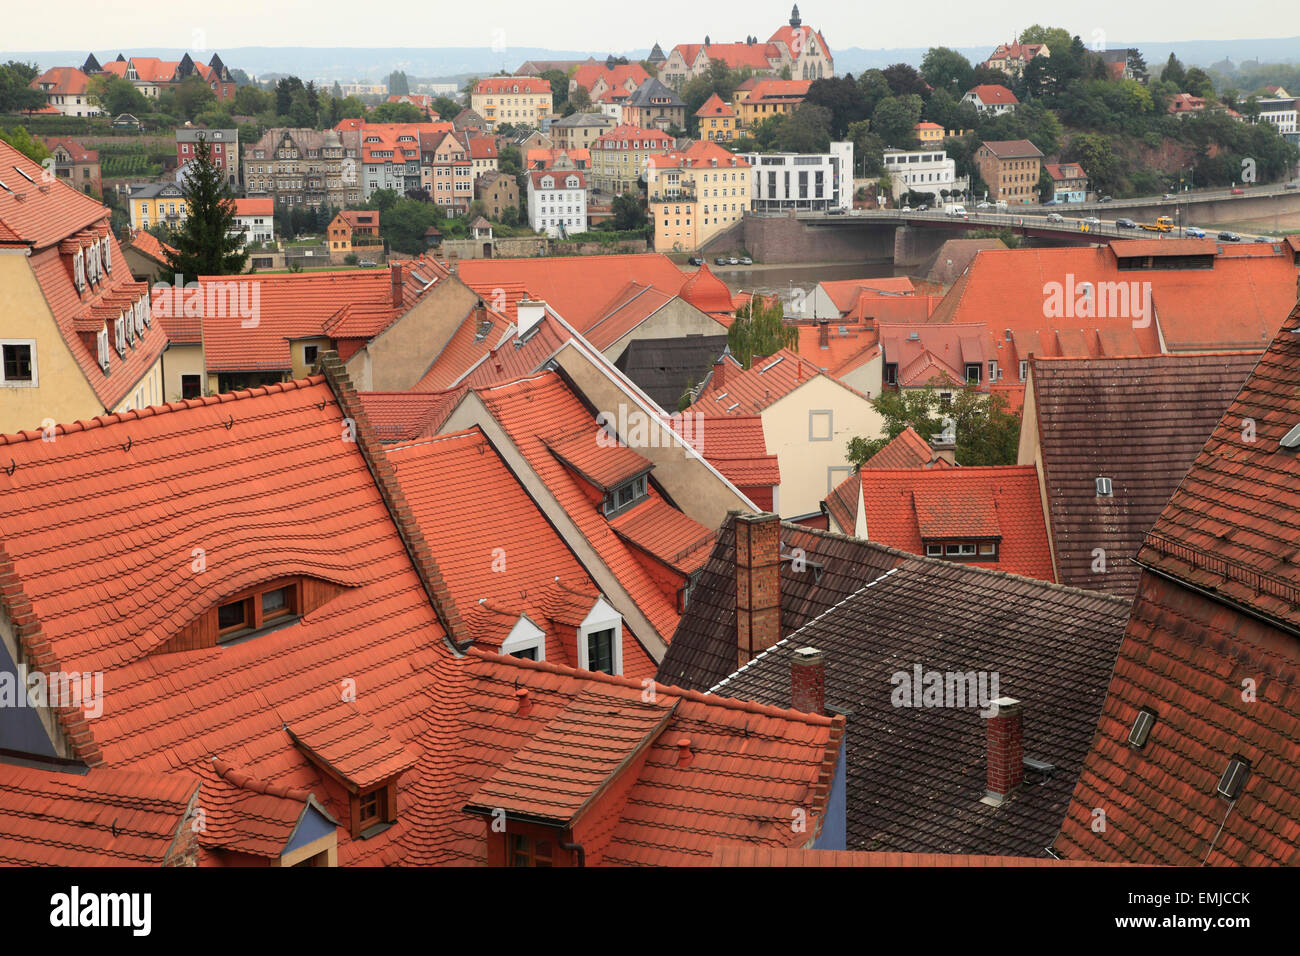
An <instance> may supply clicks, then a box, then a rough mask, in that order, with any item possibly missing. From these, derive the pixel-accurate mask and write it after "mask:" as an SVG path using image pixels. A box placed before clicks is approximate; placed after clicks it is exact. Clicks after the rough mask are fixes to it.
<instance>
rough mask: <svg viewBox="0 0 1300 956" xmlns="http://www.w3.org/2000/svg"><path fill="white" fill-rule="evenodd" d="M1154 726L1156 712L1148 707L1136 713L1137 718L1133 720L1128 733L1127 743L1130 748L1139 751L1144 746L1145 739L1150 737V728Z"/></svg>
mask: <svg viewBox="0 0 1300 956" xmlns="http://www.w3.org/2000/svg"><path fill="white" fill-rule="evenodd" d="M1155 725H1156V712H1155V711H1154V710H1152V709H1151V708H1150V707H1143V708H1142V709H1141V710H1139V711H1138V712H1137V717H1135V718H1134V719H1133V727H1132V728H1131V729H1130V730H1129V732H1128V742H1129V745H1130V746H1132V747H1136V748H1137V749H1138V750H1141V749H1142V748H1143V747H1145V746H1146V742H1147V738H1148V737H1150V736H1151V728H1152V727H1154V726H1155Z"/></svg>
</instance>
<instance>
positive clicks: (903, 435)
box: [862, 425, 947, 469]
mask: <svg viewBox="0 0 1300 956" xmlns="http://www.w3.org/2000/svg"><path fill="white" fill-rule="evenodd" d="M946 464H947V462H946V461H944V459H942V458H935V457H934V449H933V448H932V447H931V446H930V443H929V442H928V441H926V440H925V439H924V438H922V437H921V436H920V434H919V433H918V432H917V430H916V429H915V428H913V427H912V426H911V425H908V426H907V427H906V428H904V429H903V430H902V431H901V432H899V433H898V434H897V435H896V436H894V437H893V438H892V439H890V441H889V442H888V443H887V444H886V445H885V447H884V448H882V449H880V451H878V452H876V453H875V454H874V455H872V456H871V457H870V458H868V459H867V461H866V463H865V464H863V466H862V467H863V468H868V469H876V468H929V467H931V466H936V467H940V468H942V467H943V466H944V465H946Z"/></svg>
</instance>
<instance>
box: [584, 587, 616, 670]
mask: <svg viewBox="0 0 1300 956" xmlns="http://www.w3.org/2000/svg"><path fill="white" fill-rule="evenodd" d="M578 667H580V668H581V669H583V670H588V671H599V672H600V673H602V674H612V675H616V676H617V675H621V674H622V673H623V617H622V615H620V614H619V613H618V611H616V610H614V608H613V607H612V606H611V605H609V604H608V603H606V601H605V599H604V598H597V599H596V603H595V604H594V605H593V606H592V608H591V611H590V612H588V614H587V616H586V617H585V618H584V619H583V621H582V623H581V624H579V625H578Z"/></svg>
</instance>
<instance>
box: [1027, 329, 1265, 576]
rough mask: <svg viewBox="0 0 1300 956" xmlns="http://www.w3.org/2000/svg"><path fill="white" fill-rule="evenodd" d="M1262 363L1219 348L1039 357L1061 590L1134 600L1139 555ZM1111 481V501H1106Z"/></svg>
mask: <svg viewBox="0 0 1300 956" xmlns="http://www.w3.org/2000/svg"><path fill="white" fill-rule="evenodd" d="M1257 361H1258V356H1256V355H1253V354H1242V353H1217V352H1216V353H1203V354H1190V353H1187V354H1179V355H1152V356H1145V357H1133V358H1099V359H1074V358H1047V359H1040V358H1036V359H1034V361H1033V368H1032V373H1031V382H1032V388H1033V393H1034V401H1033V409H1032V411H1033V414H1034V416H1035V419H1036V424H1037V431H1038V435H1039V445H1040V447H1041V449H1042V459H1043V474H1044V478H1045V481H1046V486H1047V512H1048V528H1049V533H1050V534H1051V537H1052V544H1053V548H1054V550H1055V557H1056V568H1057V572H1058V574H1059V577H1060V581H1061V583H1062V584H1068V585H1071V586H1073V587H1079V588H1086V589H1090V590H1099V591H1107V592H1109V593H1111V594H1117V595H1119V596H1121V597H1126V598H1127V597H1131V596H1132V594H1133V592H1134V590H1135V589H1136V588H1137V581H1138V576H1139V574H1140V573H1141V571H1140V569H1139V568H1138V567H1137V565H1135V564H1133V563H1132V561H1131V560H1130V559H1131V558H1132V557H1133V556H1134V555H1135V554H1136V553H1137V549H1138V546H1139V545H1140V544H1141V543H1142V539H1143V536H1144V535H1145V534H1146V533H1147V531H1149V530H1150V528H1151V525H1152V524H1153V523H1154V522H1155V520H1156V518H1157V517H1158V516H1159V514H1160V511H1161V509H1162V508H1164V506H1165V503H1166V502H1167V501H1168V500H1169V496H1170V495H1171V494H1173V492H1174V490H1175V489H1176V488H1177V487H1178V483H1179V482H1180V481H1182V479H1183V476H1184V475H1185V474H1186V473H1187V469H1188V468H1189V467H1190V466H1191V464H1192V461H1193V460H1194V459H1195V458H1196V456H1197V454H1198V453H1199V452H1200V450H1201V447H1202V446H1203V445H1204V444H1205V440H1206V439H1207V438H1208V437H1209V435H1210V433H1211V432H1213V431H1214V427H1215V424H1216V423H1217V422H1218V421H1219V418H1220V417H1221V416H1222V415H1223V412H1224V410H1225V409H1226V408H1227V407H1228V405H1229V404H1230V403H1231V401H1232V399H1233V397H1234V396H1235V395H1236V394H1237V392H1238V390H1239V389H1240V388H1241V385H1242V383H1243V382H1244V381H1245V380H1246V377H1247V376H1248V375H1249V374H1250V371H1251V369H1253V368H1254V367H1255V363H1256V362H1257ZM1028 454H1032V450H1029V451H1028ZM1022 460H1024V459H1023V458H1022ZM1103 477H1104V478H1110V480H1111V489H1112V496H1111V497H1109V498H1105V497H1098V495H1097V487H1096V479H1097V478H1103ZM1096 548H1101V549H1102V550H1103V551H1104V552H1105V557H1106V561H1105V565H1104V567H1105V570H1104V571H1103V570H1098V569H1099V568H1100V567H1101V565H1099V564H1097V561H1096V555H1095V553H1094V551H1095V549H1096Z"/></svg>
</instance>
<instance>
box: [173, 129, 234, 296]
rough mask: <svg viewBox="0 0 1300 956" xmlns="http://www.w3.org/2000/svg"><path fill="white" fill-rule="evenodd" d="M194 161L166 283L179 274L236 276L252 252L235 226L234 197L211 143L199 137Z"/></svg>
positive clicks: (195, 147)
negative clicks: (216, 162) (244, 246)
mask: <svg viewBox="0 0 1300 956" xmlns="http://www.w3.org/2000/svg"><path fill="white" fill-rule="evenodd" d="M194 154H195V156H194V160H193V162H192V164H191V167H190V171H189V174H188V175H187V176H186V178H185V186H184V194H185V206H186V213H185V220H184V222H182V223H181V226H180V228H179V229H176V230H173V232H172V235H171V239H170V243H171V245H172V246H173V247H174V248H173V249H172V250H164V252H165V254H166V256H167V266H166V268H165V270H164V277H165V279H166V281H169V282H170V281H172V279H174V278H175V276H176V275H177V274H179V275H184V276H188V277H190V278H191V279H192V278H195V277H197V276H218V275H235V274H237V273H239V272H242V271H243V270H244V265H245V264H246V263H247V262H248V253H247V252H246V251H245V250H244V248H243V237H242V236H241V235H240V234H239V233H238V231H237V227H236V224H235V202H234V194H233V193H231V191H230V187H229V186H228V185H227V184H226V178H225V175H224V173H223V172H222V170H220V169H218V168H217V167H216V166H215V165H214V164H213V162H212V151H211V149H210V148H209V146H208V143H207V140H206V139H205V138H204V137H203V136H199V138H198V141H197V142H196V143H195V145H194ZM186 281H188V280H186Z"/></svg>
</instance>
